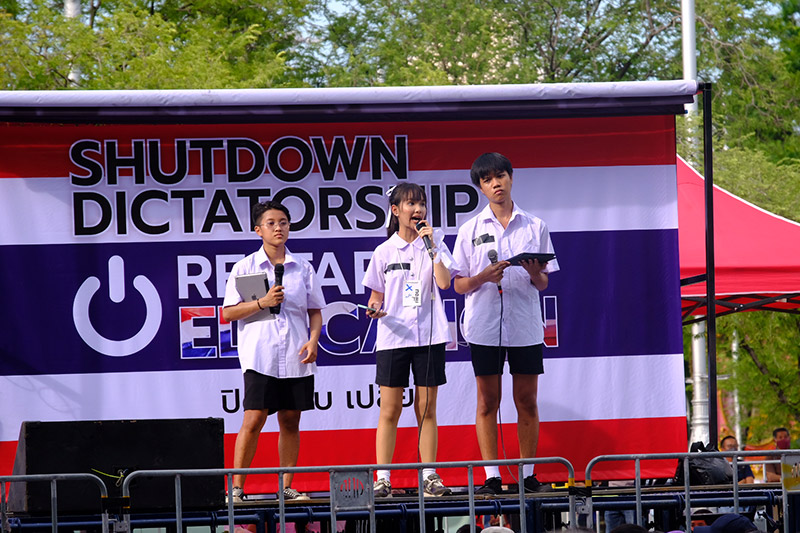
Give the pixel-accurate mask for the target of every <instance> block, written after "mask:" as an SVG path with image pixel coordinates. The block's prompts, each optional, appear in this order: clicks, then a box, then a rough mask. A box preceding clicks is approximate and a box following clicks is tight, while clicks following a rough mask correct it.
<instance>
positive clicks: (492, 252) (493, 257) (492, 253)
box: [486, 250, 503, 294]
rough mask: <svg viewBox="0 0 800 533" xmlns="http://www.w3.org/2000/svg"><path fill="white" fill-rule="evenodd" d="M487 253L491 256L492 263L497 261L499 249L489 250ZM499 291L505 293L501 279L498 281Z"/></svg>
mask: <svg viewBox="0 0 800 533" xmlns="http://www.w3.org/2000/svg"><path fill="white" fill-rule="evenodd" d="M486 255H488V256H489V262H490V263H492V264H495V263H497V250H489V252H488V253H487V254H486ZM497 292H498V293H500V294H503V286H502V285H500V282H499V281H498V282H497Z"/></svg>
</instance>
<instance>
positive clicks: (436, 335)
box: [363, 183, 456, 498]
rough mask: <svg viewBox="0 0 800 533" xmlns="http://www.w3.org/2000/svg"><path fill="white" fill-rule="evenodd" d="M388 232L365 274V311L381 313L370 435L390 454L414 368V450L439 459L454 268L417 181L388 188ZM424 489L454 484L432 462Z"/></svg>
mask: <svg viewBox="0 0 800 533" xmlns="http://www.w3.org/2000/svg"><path fill="white" fill-rule="evenodd" d="M389 208H390V210H391V213H390V215H389V224H388V236H389V238H388V239H387V240H386V241H384V242H383V243H381V244H380V245H379V246H378V247H377V248H376V249H375V252H374V253H373V255H372V259H371V260H370V262H369V265H368V266H367V271H366V273H365V275H364V281H363V283H364V286H365V287H367V288H369V289H370V290H371V293H370V296H369V304H368V307H369V308H368V309H367V310H366V314H367V316H368V317H370V318H373V319H378V331H377V339H376V354H375V366H376V377H375V382H376V383H377V384H378V385H379V386H380V414H379V418H378V429H377V433H376V439H375V451H376V457H377V462H378V464H389V463H391V462H392V457H393V455H394V449H395V441H396V438H397V425H398V422H399V420H400V414H401V412H402V410H403V392H404V390H405V388H406V387H408V382H409V379H408V376H409V372H410V371H413V374H414V385H415V391H414V392H415V394H414V413H415V415H416V419H417V424H418V429H419V448H418V452H419V457H420V458H421V461H422V462H424V463H432V462H434V461H436V451H437V445H438V426H437V422H436V399H437V394H438V390H439V386H441V385H444V384H445V383H446V377H445V346H446V344H447V343H448V342H450V340H451V336H450V328H449V325H448V322H447V316H446V315H445V312H444V306H443V304H442V298H441V295H440V292H439V291H440V290H445V289H447V288H449V287H450V284H451V279H452V277H451V276H452V274H453V273H455V272H456V271H455V268H454V261H453V257H452V255H451V254H450V251H449V250H448V248H447V245H446V244H445V243H444V234H443V233H442V232H441V230H438V229H437V230H436V231H434V229H433V228H432V227H431V226H430V225H429V224H428V223H427V221H426V220H425V217H426V215H427V198H426V195H425V191H424V190H423V189H422V187H420V186H419V185H416V184H413V183H402V184H400V185H397V186H395V187H393V188H392V189H390V191H389ZM390 474H391V471H390V470H383V469H381V470H378V471H377V480H376V483H375V485H374V494H375V497H378V498H383V497H389V496H391V494H392V484H391V475H390ZM423 490H424V492H425V494H427V495H429V496H445V495H447V494H450V493H451V491H450V489H449V488H447V487H446V486H445V485H444V482H443V481H442V478H441V477H440V476H439V474H437V473H436V471H435V470H434V469H433V468H425V469H423Z"/></svg>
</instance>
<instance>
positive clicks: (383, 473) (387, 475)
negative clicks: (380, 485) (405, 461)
mask: <svg viewBox="0 0 800 533" xmlns="http://www.w3.org/2000/svg"><path fill="white" fill-rule="evenodd" d="M378 479H385V480H386V481H388V482H389V483H391V482H392V471H391V470H378Z"/></svg>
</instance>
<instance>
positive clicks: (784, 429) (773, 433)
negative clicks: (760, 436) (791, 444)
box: [772, 428, 792, 439]
mask: <svg viewBox="0 0 800 533" xmlns="http://www.w3.org/2000/svg"><path fill="white" fill-rule="evenodd" d="M781 431H785V432H786V433H788V434H789V436H791V435H792V434H791V433H790V432H789V430H788V429H786V428H775V429H773V430H772V438H773V439H774V438H777V437H778V433H780V432H781Z"/></svg>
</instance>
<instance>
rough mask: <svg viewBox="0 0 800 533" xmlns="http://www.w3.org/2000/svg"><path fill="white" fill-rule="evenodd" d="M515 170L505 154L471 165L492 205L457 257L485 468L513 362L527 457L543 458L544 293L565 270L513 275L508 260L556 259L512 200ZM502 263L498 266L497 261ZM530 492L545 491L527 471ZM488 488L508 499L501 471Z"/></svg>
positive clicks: (537, 268) (554, 265)
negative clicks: (539, 402) (550, 256)
mask: <svg viewBox="0 0 800 533" xmlns="http://www.w3.org/2000/svg"><path fill="white" fill-rule="evenodd" d="M513 173H514V171H513V168H512V166H511V162H510V161H509V160H508V158H506V157H505V156H504V155H502V154H499V153H496V152H494V153H485V154H483V155H481V156H479V157H478V158H477V159H476V160H475V162H474V163H473V164H472V168H471V170H470V178H471V179H472V183H473V184H474V185H475V186H476V187H478V188H479V189H480V191H481V193H483V195H484V196H485V197H486V199H487V200H488V205H487V206H486V207H485V208H484V209H483V210H482V211H481V212H480V213H478V214H477V215H476V216H475V217H473V218H472V219H470V220H469V221H467V222H466V223H465V224H464V225H462V226H461V227H460V228H459V231H458V237H457V238H456V244H455V246H454V249H453V255H454V257H455V259H456V264H457V265H458V269H459V273H458V274H457V275H456V277H455V281H454V287H455V290H456V292H458V293H459V294H464V295H465V297H464V303H465V311H464V326H463V333H464V338H465V339H466V340H467V342H468V343H469V347H470V353H471V356H472V366H473V370H474V373H475V380H476V382H477V412H476V417H475V428H476V433H477V437H478V445H479V447H480V450H481V457H482V458H483V460H495V459H497V412H498V409H499V407H500V397H501V376H502V373H503V366H504V361H505V359H506V358H508V363H509V370H510V372H511V375H512V389H513V391H512V392H513V397H514V405H515V407H516V410H517V438H518V440H519V450H520V456H521V457H522V458H532V457H535V456H536V447H537V444H538V440H539V410H538V406H537V394H538V383H539V382H538V379H539V374H542V373H544V363H543V345H544V344H543V343H544V329H543V323H542V310H541V304H540V302H539V291H542V290H544V289H546V288H547V285H548V280H549V278H548V276H549V274H550V273H552V272H555V271H557V270H558V262H557V261H555V260H553V261H550V262H549V263H547V262H546V263H541V262H539V260H538V259H533V260H523V261H521V262H520V264H519V266H514V267H511V263H510V262H509V261H507V260H506V259H509V258H511V257H512V256H515V255H517V254H520V253H525V252H530V253H541V252H548V253H550V252H553V244H552V242H550V233H549V231H548V229H547V225H546V224H545V223H544V221H543V220H541V219H539V218H537V217H535V216H533V215H531V214H530V213H527V212H525V211H523V210H522V209H520V207H519V206H518V205H516V203H515V202H514V200H513V199H512V196H511V187H512V184H513V181H514V180H513ZM498 259H499V260H498ZM523 468H524V469H523V477H524V480H523V482H524V487H525V490H526V491H539V490H544V489H545V488H546V486H544V485H542V483H540V482H539V480H538V479H537V478H536V474H534V473H533V465H532V464H527V465H524V467H523ZM484 470H485V473H486V481H485V483H484V484H483V486H482V487H480V488H479V489H477V490H476V493H477V494H498V493H499V492H501V491H502V483H501V476H500V469H499V468H498V467H496V466H487V467H484Z"/></svg>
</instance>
